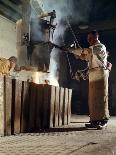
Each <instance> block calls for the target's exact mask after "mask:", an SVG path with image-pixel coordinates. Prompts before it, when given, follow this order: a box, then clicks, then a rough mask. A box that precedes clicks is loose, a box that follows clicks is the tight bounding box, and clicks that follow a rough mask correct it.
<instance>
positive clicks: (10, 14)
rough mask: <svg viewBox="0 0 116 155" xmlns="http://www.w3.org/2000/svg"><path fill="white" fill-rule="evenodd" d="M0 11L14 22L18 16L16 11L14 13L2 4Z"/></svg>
mask: <svg viewBox="0 0 116 155" xmlns="http://www.w3.org/2000/svg"><path fill="white" fill-rule="evenodd" d="M0 13H1V15H3V16H5V17H6V18H9V19H10V20H12V21H14V22H16V21H17V20H18V19H19V18H20V17H19V15H18V14H17V13H14V12H13V11H12V10H10V9H7V8H6V7H5V6H4V5H2V4H0Z"/></svg>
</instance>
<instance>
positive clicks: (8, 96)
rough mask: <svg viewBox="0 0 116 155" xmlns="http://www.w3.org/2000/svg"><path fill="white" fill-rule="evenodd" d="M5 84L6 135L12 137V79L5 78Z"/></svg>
mask: <svg viewBox="0 0 116 155" xmlns="http://www.w3.org/2000/svg"><path fill="white" fill-rule="evenodd" d="M4 82H5V87H4V88H5V89H4V93H5V103H4V104H5V111H4V112H5V135H11V105H12V79H11V78H9V77H4Z"/></svg>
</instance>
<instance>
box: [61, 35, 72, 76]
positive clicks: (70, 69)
mask: <svg viewBox="0 0 116 155" xmlns="http://www.w3.org/2000/svg"><path fill="white" fill-rule="evenodd" d="M61 37H62V42H63V45H64V46H65V42H64V38H63V36H61ZM66 57H67V61H68V65H69V71H70V76H71V78H73V74H74V73H73V71H72V67H71V63H70V60H69V56H68V53H66Z"/></svg>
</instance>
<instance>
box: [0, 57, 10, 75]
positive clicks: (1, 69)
mask: <svg viewBox="0 0 116 155" xmlns="http://www.w3.org/2000/svg"><path fill="white" fill-rule="evenodd" d="M9 70H10V62H9V60H7V59H5V58H0V75H7V74H9Z"/></svg>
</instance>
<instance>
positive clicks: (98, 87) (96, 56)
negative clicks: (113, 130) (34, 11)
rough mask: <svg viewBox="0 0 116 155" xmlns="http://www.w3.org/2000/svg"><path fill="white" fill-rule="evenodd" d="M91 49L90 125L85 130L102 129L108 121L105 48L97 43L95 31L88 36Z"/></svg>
mask: <svg viewBox="0 0 116 155" xmlns="http://www.w3.org/2000/svg"><path fill="white" fill-rule="evenodd" d="M87 39H88V42H89V44H90V47H89V48H90V49H91V53H92V54H91V58H90V61H89V113H90V123H89V124H85V126H86V127H87V128H98V129H102V128H103V127H105V126H106V124H107V122H108V119H109V110H108V77H109V70H108V69H107V56H108V54H107V51H106V47H105V46H104V45H103V44H102V43H101V42H100V41H99V34H98V32H97V31H92V32H90V33H89V34H88V38H87Z"/></svg>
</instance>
